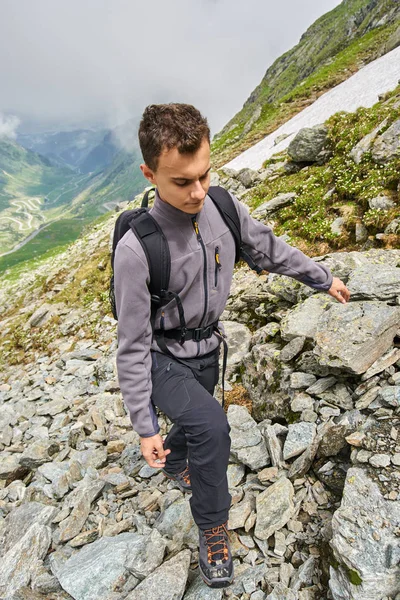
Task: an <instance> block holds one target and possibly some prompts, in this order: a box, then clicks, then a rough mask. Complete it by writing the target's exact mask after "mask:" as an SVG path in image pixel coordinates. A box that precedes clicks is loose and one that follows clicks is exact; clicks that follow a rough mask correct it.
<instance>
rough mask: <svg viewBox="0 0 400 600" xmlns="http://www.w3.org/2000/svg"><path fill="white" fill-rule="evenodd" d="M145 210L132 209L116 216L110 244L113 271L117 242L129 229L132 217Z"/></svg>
mask: <svg viewBox="0 0 400 600" xmlns="http://www.w3.org/2000/svg"><path fill="white" fill-rule="evenodd" d="M145 210H146V209H141V208H134V209H131V210H124V211H123V212H122V213H121V214H120V215H118V218H117V220H116V221H115V225H114V234H113V243H112V253H111V267H112V270H113V271H114V258H115V250H116V248H117V245H118V242H119V240H120V239H121V238H122V237H124V235H125V233H126V232H127V231H129V229H130V220H131V219H132V217H134V216H135V215H136V214H137V213H138V212H143V211H145Z"/></svg>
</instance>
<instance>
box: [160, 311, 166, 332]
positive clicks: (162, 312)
mask: <svg viewBox="0 0 400 600" xmlns="http://www.w3.org/2000/svg"><path fill="white" fill-rule="evenodd" d="M164 317H165V313H164V311H161V319H160V329H164Z"/></svg>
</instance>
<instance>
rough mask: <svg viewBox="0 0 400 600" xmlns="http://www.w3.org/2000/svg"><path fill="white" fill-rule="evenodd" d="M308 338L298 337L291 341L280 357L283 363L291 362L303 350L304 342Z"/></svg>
mask: <svg viewBox="0 0 400 600" xmlns="http://www.w3.org/2000/svg"><path fill="white" fill-rule="evenodd" d="M305 341H306V338H305V337H304V336H300V337H296V338H293V339H292V340H290V342H289V343H288V344H286V346H284V347H283V348H282V350H281V353H280V355H279V360H281V361H282V362H289V361H290V360H292V358H294V357H295V356H297V355H298V354H299V352H301V351H302V350H303V346H304V342H305Z"/></svg>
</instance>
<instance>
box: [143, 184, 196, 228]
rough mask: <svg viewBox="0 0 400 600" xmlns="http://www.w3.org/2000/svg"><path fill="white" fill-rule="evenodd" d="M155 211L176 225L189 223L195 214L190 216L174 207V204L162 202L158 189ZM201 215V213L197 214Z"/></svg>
mask: <svg viewBox="0 0 400 600" xmlns="http://www.w3.org/2000/svg"><path fill="white" fill-rule="evenodd" d="M153 210H154V211H155V212H156V213H158V214H160V215H162V216H163V217H165V218H166V219H168V220H169V221H173V222H174V223H189V222H190V221H191V220H192V218H193V217H194V216H196V215H195V214H189V213H186V212H184V211H183V210H180V209H179V208H176V207H175V206H172V204H168V202H165V201H164V200H161V198H160V194H159V193H158V190H157V188H156V193H155V198H154V204H153ZM197 214H199V213H197Z"/></svg>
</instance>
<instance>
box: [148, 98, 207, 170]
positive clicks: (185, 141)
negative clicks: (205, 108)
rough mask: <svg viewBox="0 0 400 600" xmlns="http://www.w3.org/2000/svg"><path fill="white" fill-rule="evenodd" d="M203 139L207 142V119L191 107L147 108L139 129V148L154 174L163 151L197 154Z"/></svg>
mask: <svg viewBox="0 0 400 600" xmlns="http://www.w3.org/2000/svg"><path fill="white" fill-rule="evenodd" d="M204 139H207V140H208V142H210V128H209V126H208V122H207V119H206V118H205V117H203V116H202V115H201V113H200V112H199V111H198V110H197V108H195V107H194V106H192V105H191V104H183V103H174V102H170V103H169V104H150V105H149V106H147V107H146V108H145V111H144V113H143V115H142V120H141V121H140V125H139V145H140V149H141V151H142V155H143V160H144V162H145V163H146V165H147V166H148V167H149V168H150V169H151V170H152V171H156V170H157V168H158V159H159V157H160V155H161V153H162V152H163V151H164V150H171V149H172V148H177V149H178V152H180V154H192V153H193V152H196V151H197V150H198V149H199V148H200V146H201V144H202V142H203V140H204Z"/></svg>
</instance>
